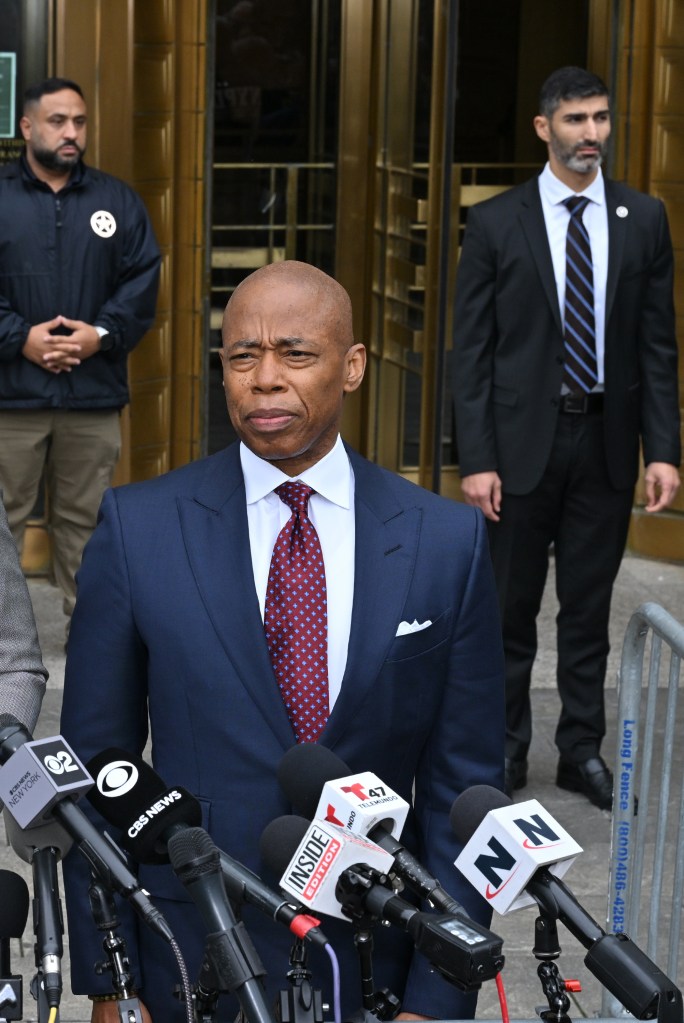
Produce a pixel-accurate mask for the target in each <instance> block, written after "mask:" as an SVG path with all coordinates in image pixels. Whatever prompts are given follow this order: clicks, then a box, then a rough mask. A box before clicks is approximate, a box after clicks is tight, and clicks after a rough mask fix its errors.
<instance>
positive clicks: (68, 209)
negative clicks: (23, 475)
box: [0, 157, 160, 409]
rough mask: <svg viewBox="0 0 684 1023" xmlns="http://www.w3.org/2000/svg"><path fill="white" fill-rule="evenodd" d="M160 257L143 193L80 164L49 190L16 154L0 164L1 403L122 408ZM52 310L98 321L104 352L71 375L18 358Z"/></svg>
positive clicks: (150, 310)
mask: <svg viewBox="0 0 684 1023" xmlns="http://www.w3.org/2000/svg"><path fill="white" fill-rule="evenodd" d="M159 263H160V255H159V248H158V246H157V242H156V240H155V237H154V233H153V231H152V226H151V224H150V221H149V217H148V216H147V212H146V210H145V207H144V205H143V203H142V200H141V199H140V197H139V196H138V195H136V193H135V192H134V191H133V189H131V188H129V186H128V185H126V184H124V182H123V181H119V180H118V178H114V177H112V176H111V175H110V174H104V173H103V172H102V171H97V170H93V169H92V168H90V167H86V166H85V165H84V164H80V165H79V166H78V167H77V168H76V170H75V171H74V173H73V174H72V175H71V178H70V180H69V183H68V184H67V185H66V186H65V187H64V188H63V189H61V191H59V192H56V193H55V192H53V191H52V189H51V188H50V187H49V186H48V185H46V184H45V183H44V182H41V181H39V180H38V179H37V178H36V177H35V176H34V175H33V174H32V172H31V170H30V169H29V166H28V164H27V162H26V159H25V158H24V157H22V158H21V159H20V160H18V161H17V162H16V163H12V164H9V165H8V166H6V167H3V168H0V408H70V409H79V408H80V409H93V408H122V407H123V406H124V405H125V404H126V403H127V402H128V381H127V372H126V357H127V355H128V353H129V352H130V351H131V349H132V348H134V347H135V345H136V344H137V343H138V342H139V341H140V339H141V338H142V336H143V335H144V333H145V331H146V330H147V329H148V328H149V327H150V325H151V323H152V321H153V320H154V314H155V305H156V300H157V290H158V286H159ZM60 314H61V315H62V316H66V317H68V318H69V319H74V320H83V321H84V322H86V323H91V324H97V325H98V326H102V327H105V328H106V329H107V330H108V331H109V334H110V337H111V341H112V347H111V349H110V350H109V351H106V352H98V353H97V354H95V355H93V356H91V358H89V359H84V361H83V362H82V363H81V364H80V366H76V367H75V368H74V369H73V371H72V372H71V373H58V374H54V373H49V372H47V371H46V370H43V369H41V368H40V367H39V366H36V365H35V364H34V363H32V362H30V361H29V360H28V359H25V358H24V357H23V355H22V354H21V349H22V347H23V345H24V342H25V341H26V337H27V335H28V332H29V329H30V328H31V327H32V326H33V325H34V324H36V323H43V322H45V321H47V320H51V319H53V318H54V317H55V316H59V315H60ZM61 331H62V332H63V333H65V334H68V333H70V332H69V331H68V330H67V329H66V328H61Z"/></svg>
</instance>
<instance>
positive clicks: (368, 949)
mask: <svg viewBox="0 0 684 1023" xmlns="http://www.w3.org/2000/svg"><path fill="white" fill-rule="evenodd" d="M352 922H353V924H354V947H355V948H356V951H357V952H358V956H359V967H360V970H361V1011H360V1013H354V1014H353V1016H352V1017H351V1019H352V1020H354V1021H355V1023H358V1021H359V1020H361V1021H367V1020H368V1019H369V1017H372V1018H374V1019H378V1020H391V1019H394V1017H395V1016H397V1015H398V1013H399V1011H400V1009H401V1003H400V1001H399V999H398V998H397V996H396V995H395V994H393V993H392V992H391V991H390V990H389V988H386V987H383V988H378V989H377V990H376V989H375V981H374V979H373V930H372V924H373V918H372V917H370V916H361V917H354V919H353V921H352ZM347 1023H349V1020H348V1021H347Z"/></svg>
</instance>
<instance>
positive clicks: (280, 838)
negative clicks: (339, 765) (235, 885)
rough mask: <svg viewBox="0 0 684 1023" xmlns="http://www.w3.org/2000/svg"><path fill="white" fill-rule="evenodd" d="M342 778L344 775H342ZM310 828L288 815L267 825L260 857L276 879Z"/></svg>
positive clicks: (281, 873)
mask: <svg viewBox="0 0 684 1023" xmlns="http://www.w3.org/2000/svg"><path fill="white" fill-rule="evenodd" d="M342 777H344V775H342ZM310 827H311V821H308V820H306V819H305V818H304V817H295V816H294V814H290V815H288V816H285V817H276V819H275V820H274V821H271V823H270V824H267V825H266V827H265V828H264V830H263V831H262V833H261V838H260V839H259V852H260V853H261V857H262V859H263V861H264V863H265V864H266V866H267V867H268V869H269V870H271V871H272V872H273V874H274V875H275V876H276V877H282V876H283V874H284V873H285V868H286V867H287V865H288V863H289V862H290V860H291V859H292V857H293V856H294V854H295V852H296V851H297V846H298V845H299V843H300V842H301V840H302V839H303V838H304V835H305V834H306V832H307V831H308V829H309V828H310Z"/></svg>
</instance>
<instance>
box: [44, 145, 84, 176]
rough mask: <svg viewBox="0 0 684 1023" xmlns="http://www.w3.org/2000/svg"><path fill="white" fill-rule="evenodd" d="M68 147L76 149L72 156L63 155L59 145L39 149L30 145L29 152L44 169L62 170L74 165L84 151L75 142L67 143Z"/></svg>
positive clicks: (69, 168)
mask: <svg viewBox="0 0 684 1023" xmlns="http://www.w3.org/2000/svg"><path fill="white" fill-rule="evenodd" d="M69 148H71V149H75V150H76V153H75V154H74V156H63V155H62V153H61V147H60V149H41V148H40V146H36V145H34V146H33V147H32V149H31V153H32V155H33V157H34V159H35V160H37V162H38V163H39V164H40V165H41V167H45V169H46V170H49V171H64V170H71V169H72V168H73V167H75V166H76V164H77V163H78V162H79V160H80V159H81V157H82V156H83V154H84V152H85V149H81V147H80V146H79V145H78V144H77V143H76V142H71V143H69Z"/></svg>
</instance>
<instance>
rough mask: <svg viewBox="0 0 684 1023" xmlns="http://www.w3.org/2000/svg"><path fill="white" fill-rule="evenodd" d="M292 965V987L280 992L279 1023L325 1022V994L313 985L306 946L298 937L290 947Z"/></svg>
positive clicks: (289, 973) (290, 973)
mask: <svg viewBox="0 0 684 1023" xmlns="http://www.w3.org/2000/svg"><path fill="white" fill-rule="evenodd" d="M290 967H291V969H290V970H289V971H288V974H287V979H288V980H289V981H290V985H291V986H290V987H289V988H286V989H285V990H284V991H280V992H279V994H278V1001H277V1004H276V1018H277V1019H278V1020H279V1023H323V1020H324V1019H325V1014H324V1009H327V1008H328V1006H327V1005H326V1006H324V1005H323V996H322V994H321V992H320V990H318V988H314V987H312V985H311V976H312V975H311V970H309V969H308V968H307V963H306V948H305V947H304V942H303V941H302V939H301V938H297V940H296V941H295V943H294V945H293V946H292V948H291V949H290Z"/></svg>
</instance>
